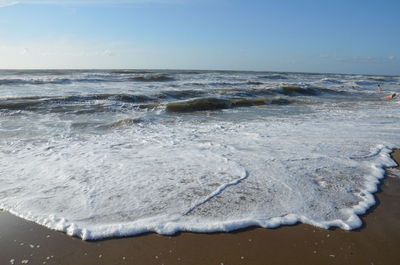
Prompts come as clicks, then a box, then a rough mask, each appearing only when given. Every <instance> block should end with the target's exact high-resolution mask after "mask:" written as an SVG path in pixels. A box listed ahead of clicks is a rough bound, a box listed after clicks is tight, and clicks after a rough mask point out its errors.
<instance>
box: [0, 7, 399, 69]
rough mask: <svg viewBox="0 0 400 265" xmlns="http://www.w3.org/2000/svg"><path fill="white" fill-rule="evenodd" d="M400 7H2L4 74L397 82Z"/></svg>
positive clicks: (0, 54) (0, 50)
mask: <svg viewBox="0 0 400 265" xmlns="http://www.w3.org/2000/svg"><path fill="white" fill-rule="evenodd" d="M399 13H400V1H397V0H381V1H378V0H363V1H361V0H347V1H344V0H335V1H333V0H332V1H331V0H280V1H279V0H252V1H245V0H115V1H112V0H98V1H95V0H44V1H40V0H15V1H14V0H0V68H2V69H6V68H137V69H138V68H142V69H143V68H158V69H161V68H162V69H165V68H167V69H224V70H265V71H299V72H339V73H368V74H392V75H400V34H399V33H400V16H399V15H398V14H399Z"/></svg>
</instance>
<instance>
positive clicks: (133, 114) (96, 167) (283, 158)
mask: <svg viewBox="0 0 400 265" xmlns="http://www.w3.org/2000/svg"><path fill="white" fill-rule="evenodd" d="M168 74H169V75H171V73H168ZM207 74H209V73H206V74H205V75H207ZM234 74H235V76H236V78H239V77H240V74H238V73H234ZM124 75H126V74H124ZM215 75H216V74H215V73H213V78H215ZM238 75H239V77H237V76H238ZM243 75H244V76H243V79H244V80H248V79H249V73H243ZM185 76H189V77H185V78H189V79H190V80H192V79H195V78H198V76H199V74H196V77H192V76H190V75H185ZM258 76H259V74H254V78H257V77H258ZM179 78H182V77H181V76H179V75H178V76H174V79H177V80H178V79H179ZM191 78H192V79H191ZM221 78H227V77H224V76H222V77H221ZM288 78H289V77H288ZM297 78H298V77H297ZM302 78H303V79H305V81H307V82H308V83H313V82H314V83H315V82H319V81H318V80H321V79H323V78H321V76H318V77H310V78H309V77H308V76H307V75H304V76H303V77H302ZM307 78H309V79H307ZM327 78H328V77H327ZM329 78H332V77H329ZM357 78H359V77H357ZM349 79H351V78H349ZM313 80H314V81H313ZM184 81H185V83H187V82H186V81H187V80H184ZM333 83H335V82H333ZM146 84H147V83H146ZM69 85H70V84H68V85H67V86H69ZM279 87H282V86H281V84H279V86H278V88H276V89H278V90H279ZM33 89H34V90H35V89H36V88H33ZM168 89H169V90H171V88H168ZM185 89H187V88H185ZM241 89H243V88H241ZM329 89H335V88H334V87H333V86H332V87H329ZM341 89H342V88H341ZM121 91H123V88H119V91H118V93H120V92H121ZM249 91H252V90H251V88H249ZM99 92H104V91H99ZM114 92H115V91H112V93H114ZM53 93H55V92H53ZM152 93H154V91H152ZM205 93H208V92H205ZM368 93H369V92H368ZM99 94H101V93H99ZM159 94H160V93H159ZM294 96H295V97H299V95H292V96H288V100H290V99H291V98H290V97H294ZM306 96H308V97H313V99H310V100H313V102H314V103H313V104H300V105H298V104H297V105H296V104H291V105H287V104H284V105H277V104H272V105H262V106H248V105H244V106H243V107H237V108H233V109H224V110H218V111H201V110H200V111H197V112H194V113H191V112H190V113H186V112H185V113H182V114H180V113H168V111H166V110H163V109H158V110H157V111H155V112H152V111H149V110H146V111H143V110H138V109H136V108H134V107H132V108H128V106H127V105H126V104H134V103H135V102H133V103H130V102H125V101H123V102H122V103H118V102H120V101H118V102H117V103H118V104H120V105H116V104H117V103H116V101H110V99H109V98H105V99H101V100H107V102H108V101H109V102H108V103H107V104H106V105H104V106H103V107H104V108H103V109H102V110H101V111H98V112H90V113H83V114H82V113H79V114H77V113H74V112H55V111H49V112H44V111H41V112H36V111H33V110H25V109H24V110H20V112H19V113H18V115H16V114H14V113H10V110H8V109H4V110H2V115H0V132H1V134H2V137H1V139H0V147H1V148H0V178H1V185H0V208H1V209H4V210H7V211H9V212H11V213H13V214H15V215H18V216H21V217H22V218H25V219H27V220H31V221H34V222H37V223H39V224H42V225H44V226H47V227H49V228H52V229H55V230H59V231H63V232H65V233H67V234H69V235H73V236H77V237H80V238H82V239H85V240H92V239H100V238H106V237H120V236H130V235H136V234H140V233H144V232H157V233H160V234H173V233H175V232H177V231H192V232H215V231H232V230H235V229H239V228H243V227H248V226H260V227H267V228H273V227H278V226H280V225H285V224H295V223H297V222H302V223H307V224H311V225H314V226H318V227H323V228H328V227H331V226H336V227H340V228H342V229H354V228H357V227H360V225H361V224H362V221H361V220H360V218H359V215H360V214H363V213H365V212H366V210H367V209H368V208H370V207H371V206H372V205H373V204H375V199H374V196H373V193H374V192H376V190H377V186H378V184H379V181H380V179H381V178H382V177H383V176H384V174H385V170H384V169H385V168H386V167H390V166H394V165H395V163H394V161H393V160H392V159H391V158H390V152H391V150H392V149H393V148H397V147H399V146H400V137H399V135H400V125H399V124H400V118H399V117H398V115H397V108H398V102H396V101H385V100H369V98H370V93H369V94H368V95H367V96H366V97H365V99H366V100H354V99H352V98H350V96H349V98H347V99H343V95H342V94H341V97H340V98H339V99H337V98H334V100H332V99H331V98H328V99H323V100H322V101H321V102H319V103H318V102H315V101H316V100H319V98H318V97H317V99H315V97H316V96H315V95H305V96H303V95H300V97H306ZM360 97H362V95H361V96H360ZM377 97H378V96H377ZM13 100H15V99H13ZM317 103H318V104H317ZM60 104H61V103H60ZM74 104H76V103H74ZM85 104H87V102H86V101H85ZM160 104H161V105H162V104H163V103H162V102H161V103H160ZM167 104H168V102H167V103H166V105H167ZM61 106H63V105H61ZM79 106H81V105H79ZM77 124H81V125H82V124H87V126H83V125H82V126H77ZM91 125H92V126H91ZM102 126H103V127H104V126H107V127H104V128H107V129H106V130H105V129H101V128H103V127H102ZM88 128H89V129H88Z"/></svg>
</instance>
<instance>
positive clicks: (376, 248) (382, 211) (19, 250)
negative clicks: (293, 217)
mask: <svg viewBox="0 0 400 265" xmlns="http://www.w3.org/2000/svg"><path fill="white" fill-rule="evenodd" d="M392 156H393V158H394V159H395V160H396V161H397V163H398V164H399V161H400V151H399V150H397V151H395V152H394V153H393V154H392ZM396 170H398V168H397V169H388V171H387V177H386V178H385V179H384V180H383V181H382V184H381V186H380V190H379V192H378V193H376V198H377V201H378V202H377V204H376V206H375V207H373V209H370V211H369V212H368V213H367V214H366V215H364V216H363V217H362V219H363V222H364V225H363V227H362V228H360V229H357V230H354V231H344V230H341V229H331V230H324V229H319V228H316V227H312V226H309V225H303V224H299V225H295V226H285V227H280V228H278V229H261V228H250V229H245V230H242V231H237V232H233V233H214V234H194V233H181V234H178V235H175V236H162V235H158V234H145V235H140V236H136V237H131V238H120V239H109V240H103V241H95V242H85V241H82V240H80V239H77V238H72V237H69V236H67V235H65V234H64V233H60V232H56V231H52V230H49V229H47V228H45V227H42V226H40V225H37V224H35V223H32V222H28V221H25V220H23V219H20V218H18V217H15V216H13V215H11V214H9V213H6V212H1V213H0V249H1V251H0V264H60V265H67V264H84V265H91V264H115V265H116V264H141V265H146V264H164V265H168V264H185V265H189V264H193V265H195V264H196V265H208V264H217V265H221V264H224V265H236V264H276V265H278V264H309V265H311V264H318V265H321V264H341V265H344V264H368V265H379V264H382V265H390V264H393V265H394V264H398V260H399V259H400V252H399V251H398V246H399V244H400V229H399V228H400V179H399V178H398V177H395V176H394V173H393V172H396Z"/></svg>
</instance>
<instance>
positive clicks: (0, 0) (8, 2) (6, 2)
mask: <svg viewBox="0 0 400 265" xmlns="http://www.w3.org/2000/svg"><path fill="white" fill-rule="evenodd" d="M16 4H18V1H12V0H0V8H1V7H6V6H13V5H16Z"/></svg>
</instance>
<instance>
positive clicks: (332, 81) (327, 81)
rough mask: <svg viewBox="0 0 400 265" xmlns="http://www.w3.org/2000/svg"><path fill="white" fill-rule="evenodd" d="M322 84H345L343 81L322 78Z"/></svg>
mask: <svg viewBox="0 0 400 265" xmlns="http://www.w3.org/2000/svg"><path fill="white" fill-rule="evenodd" d="M321 82H326V83H331V84H343V81H340V80H338V79H334V78H322V79H321Z"/></svg>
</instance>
